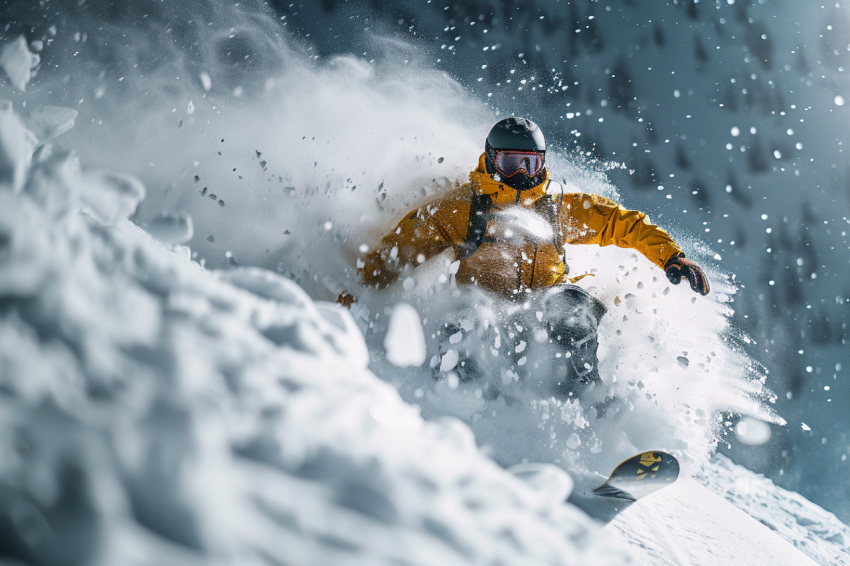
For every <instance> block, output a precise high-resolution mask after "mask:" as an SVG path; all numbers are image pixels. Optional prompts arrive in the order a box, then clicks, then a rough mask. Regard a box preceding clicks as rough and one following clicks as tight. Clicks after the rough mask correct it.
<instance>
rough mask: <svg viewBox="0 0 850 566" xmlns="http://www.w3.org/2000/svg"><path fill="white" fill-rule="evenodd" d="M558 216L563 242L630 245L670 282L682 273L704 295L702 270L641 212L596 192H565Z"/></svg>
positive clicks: (704, 283) (705, 283)
mask: <svg viewBox="0 0 850 566" xmlns="http://www.w3.org/2000/svg"><path fill="white" fill-rule="evenodd" d="M561 219H562V224H561V225H562V226H563V227H564V240H565V241H566V242H567V243H570V244H597V245H600V246H610V245H615V246H618V247H621V248H632V249H634V250H637V251H639V252H640V253H642V254H643V255H644V256H645V257H646V258H647V259H649V260H650V261H651V262H652V263H654V264H655V265H657V266H658V267H660V268H661V269H663V270H664V271H665V273H666V274H667V278H668V279H670V281H671V282H672V283H674V284H678V283H679V281H680V280H681V278H682V276H683V275H684V276H686V277H687V278H688V281H689V282H690V284H691V288H692V289H693V290H694V291H696V292H698V293H700V294H702V295H706V294H708V289H709V287H708V280H707V278H706V277H705V274H704V273H703V272H702V270H701V269H700V268H699V267H698V266H697V265H696V264H694V263H693V262H691V261H688V260H686V259H684V257H685V254H684V252H682V249H681V248H680V247H679V246H678V245H677V244H676V242H674V241H673V238H671V237H670V234H668V233H667V231H666V230H664V229H663V228H659V227H658V226H656V225H655V224H652V223H651V222H650V221H649V217H648V216H647V215H646V214H644V213H643V212H640V211H637V210H628V209H626V208H624V207H623V206H621V205H619V204H617V203H616V202H614V201H612V200H610V199H607V198H605V197H601V196H599V195H593V194H586V193H574V194H570V195H565V199H564V204H563V206H562V208H561Z"/></svg>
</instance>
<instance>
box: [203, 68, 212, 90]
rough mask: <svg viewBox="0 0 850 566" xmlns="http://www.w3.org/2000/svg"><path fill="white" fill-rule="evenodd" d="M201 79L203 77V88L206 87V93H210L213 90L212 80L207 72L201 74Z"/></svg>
mask: <svg viewBox="0 0 850 566" xmlns="http://www.w3.org/2000/svg"><path fill="white" fill-rule="evenodd" d="M200 77H201V86H202V87H204V90H205V91H207V92H209V91H210V89H211V88H212V79H211V78H210V75H209V74H208V73H206V72H203V73H201V75H200Z"/></svg>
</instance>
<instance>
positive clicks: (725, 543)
mask: <svg viewBox="0 0 850 566" xmlns="http://www.w3.org/2000/svg"><path fill="white" fill-rule="evenodd" d="M606 528H607V529H608V530H610V531H613V532H616V533H617V535H618V537H617V538H619V539H622V540H625V541H628V542H629V544H631V545H632V547H633V548H634V549H635V551H636V554H637V555H638V562H639V563H640V564H646V565H653V566H661V565H670V566H703V565H704V566H735V565H738V564H771V565H775V566H808V565H812V566H813V565H814V564H816V563H815V562H814V561H813V560H812V559H811V558H809V557H807V556H806V555H805V554H803V553H802V552H800V550H798V549H796V548H794V546H793V545H792V544H791V543H789V542H787V541H785V540H784V539H781V538H779V537H777V534H776V533H774V532H773V531H771V530H770V529H769V528H767V527H766V526H764V525H762V524H761V523H759V522H758V521H756V520H755V519H753V518H752V517H750V516H749V515H747V514H746V513H744V512H743V511H741V510H740V509H738V508H736V507H735V506H734V505H732V504H731V503H729V502H727V501H725V500H724V499H723V498H721V497H720V496H718V495H715V494H714V493H712V492H711V491H709V490H708V489H706V488H705V487H703V486H701V485H700V484H698V483H697V482H695V481H693V480H691V479H682V480H680V481H677V482H676V483H675V484H674V485H672V486H670V487H669V488H666V489H663V490H662V491H660V492H658V493H657V494H655V496H654V497H653V498H652V501H651V502H650V501H646V502H645V504H644V505H634V506H632V507H631V508H629V509H627V510H626V511H624V512H623V513H622V515H620V516H619V517H618V518H617V519H615V520H614V521H613V522H612V523H611V525H610V526H608V527H606Z"/></svg>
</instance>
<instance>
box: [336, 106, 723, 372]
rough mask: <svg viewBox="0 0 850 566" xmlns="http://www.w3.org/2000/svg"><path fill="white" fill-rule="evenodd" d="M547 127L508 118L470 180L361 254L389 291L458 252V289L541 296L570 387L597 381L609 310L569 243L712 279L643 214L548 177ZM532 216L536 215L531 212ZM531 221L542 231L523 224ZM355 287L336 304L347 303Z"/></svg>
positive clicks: (369, 279)
mask: <svg viewBox="0 0 850 566" xmlns="http://www.w3.org/2000/svg"><path fill="white" fill-rule="evenodd" d="M545 161H546V142H545V140H544V137H543V133H542V132H541V131H540V128H539V127H538V126H537V125H536V124H535V123H533V122H531V121H530V120H526V119H524V118H506V119H504V120H501V121H499V122H498V123H496V124H495V125H494V126H493V128H492V129H491V130H490V133H489V135H488V136H487V140H486V142H485V146H484V153H483V154H482V155H481V157H480V158H479V160H478V167H476V169H475V170H474V171H472V172H471V173H470V174H469V182H468V183H466V184H464V185H462V186H460V187H459V188H458V189H457V190H455V191H453V192H452V193H450V194H448V195H446V196H444V197H443V198H441V199H439V200H438V201H436V202H432V203H430V204H428V205H426V206H423V207H421V208H418V209H416V210H414V211H412V212H410V213H408V214H407V215H406V216H405V217H404V219H402V221H401V222H400V223H399V224H398V225H397V226H396V227H395V228H394V229H393V230H392V231H391V232H390V233H389V234H387V235H386V236H384V237H383V238H382V239H381V243H380V245H379V246H378V247H377V248H376V249H374V250H373V251H371V252H370V253H369V254H368V255H366V256H365V258H362V260H361V263H360V265H362V267H360V268H359V269H358V274H359V276H360V279H361V281H362V282H363V283H364V284H366V285H370V286H374V287H377V288H383V287H386V286H388V285H389V284H391V283H392V282H393V281H395V280H396V279H397V278H398V277H399V275H400V273H401V271H402V270H403V269H404V268H405V267H407V266H413V267H415V266H417V265H419V264H422V263H424V262H425V261H427V260H428V259H429V258H431V257H433V256H435V255H437V254H439V253H441V252H443V251H445V250H446V249H449V248H451V249H452V250H453V253H454V258H455V260H458V261H459V266H458V267H457V272H456V274H455V279H456V282H457V283H458V284H459V285H464V284H465V285H477V286H479V287H482V288H484V289H486V290H488V291H491V292H493V293H496V294H498V295H502V296H504V297H507V298H511V299H519V300H522V301H524V300H526V298H531V297H537V298H539V299H542V300H543V304H544V307H545V312H546V320H545V322H546V325H547V329H548V331H549V334H550V336H551V337H552V338H553V339H554V340H556V341H557V342H559V343H560V344H561V345H562V346H563V347H564V348H565V349H566V350H567V351H568V352H570V354H571V356H570V358H569V359H570V360H571V363H570V368H569V369H568V371H569V372H572V375H569V376H565V377H566V378H567V379H566V381H565V383H570V384H572V383H574V382H575V381H576V380H578V381H581V382H583V383H587V382H591V381H599V376H598V369H597V359H596V350H597V326H598V323H599V320H600V318H601V317H602V316H603V315H604V314H605V312H606V310H607V309H606V308H605V306H604V305H602V303H601V302H599V301H598V300H597V299H595V298H594V297H592V296H591V295H590V294H589V293H587V292H586V291H585V290H583V289H581V288H580V287H578V286H576V285H573V283H575V281H577V280H578V279H579V278H580V277H579V278H574V279H570V277H569V267H568V266H567V264H566V261H565V256H564V245H565V244H597V245H600V246H608V245H612V244H613V245H616V246H619V247H624V248H633V249H635V250H637V251H639V252H640V253H642V254H643V255H644V256H646V257H647V258H648V259H649V260H650V261H652V262H653V263H655V264H656V265H657V266H658V267H660V268H662V269H663V270H664V271H665V273H666V275H667V278H668V279H669V280H670V281H671V282H672V283H673V284H676V285H678V284H679V282H680V281H681V279H682V277H686V278H687V279H688V282H689V283H690V286H691V288H692V289H693V290H694V291H695V292H697V293H699V294H701V295H706V294H708V291H709V285H708V280H707V279H706V276H705V274H704V273H703V271H702V269H700V268H699V267H698V266H697V265H696V264H694V263H693V262H691V261H689V260H687V259H685V254H684V253H683V252H682V250H681V248H679V246H677V245H676V243H675V242H674V241H673V239H672V238H671V237H670V236H669V234H667V232H666V231H664V230H663V229H661V228H659V227H658V226H655V225H653V224H651V223H650V222H649V218H648V217H647V216H646V215H645V214H644V213H642V212H638V211H634V210H627V209H625V208H623V207H622V206H620V205H618V204H617V203H615V202H613V201H611V200H609V199H607V198H604V197H601V196H598V195H594V194H586V193H567V192H565V191H564V187H563V185H561V184H560V183H559V182H557V181H555V180H553V179H551V178H550V176H549V171H548V169H547V168H546V165H545ZM529 213H531V215H529ZM534 218H536V219H537V223H538V224H542V225H543V226H544V227H545V228H548V229H545V230H540V229H539V228H538V229H529V230H526V233H525V234H521V235H518V232H523V225H524V224H525V225H527V224H529V223H531V224H533V223H534V222H529V221H530V220H533V219H534ZM352 301H353V297H352V296H351V295H349V294H348V293H343V294H342V295H341V296H340V299H339V302H340V303H342V304H350V303H351V302H352Z"/></svg>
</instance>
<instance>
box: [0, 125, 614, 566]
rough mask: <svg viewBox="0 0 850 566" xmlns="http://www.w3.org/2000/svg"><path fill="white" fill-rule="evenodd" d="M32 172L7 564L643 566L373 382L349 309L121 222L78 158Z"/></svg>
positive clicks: (10, 454) (20, 228) (50, 154)
mask: <svg viewBox="0 0 850 566" xmlns="http://www.w3.org/2000/svg"><path fill="white" fill-rule="evenodd" d="M9 123H10V122H8V121H7V122H4V123H2V124H9ZM2 124H0V125H2ZM17 125H19V123H17ZM15 131H17V130H15ZM2 133H4V134H5V133H7V132H2ZM19 142H20V143H25V142H26V140H25V139H24V137H23V136H21V138H20V140H19ZM15 155H17V154H8V153H7V154H4V155H3V157H4V158H7V159H14V158H15ZM24 157H25V158H26V161H27V162H28V163H29V162H30V160H31V165H29V166H28V168H27V170H26V182H25V183H24V186H23V188H22V189H21V190H20V191H19V192H14V191H12V190H11V189H10V188H9V187H5V188H3V189H2V190H0V391H1V392H0V405H1V406H2V410H0V415H2V417H0V494H2V498H0V506H2V513H0V521H2V525H3V526H2V529H3V532H4V535H3V539H2V540H3V542H2V543H0V545H2V548H3V554H4V555H6V556H8V557H10V558H16V559H18V560H22V561H24V562H27V563H39V564H60V563H61V564H123V565H132V564H140V565H141V564H151V565H153V564H156V565H162V564H181V565H184V564H240V565H247V564H291V565H297V564H303V565H316V564H323V565H324V564H346V565H348V564H370V565H371V564H402V563H403V564H434V565H436V564H440V565H445V564H519V563H522V564H588V563H593V564H624V563H629V562H630V558H629V553H628V552H627V551H626V550H624V545H611V544H608V543H607V542H605V540H604V539H605V537H604V535H603V533H602V531H601V530H600V529H599V528H598V527H597V526H596V525H595V524H594V523H593V522H592V521H591V520H590V519H588V518H587V517H586V516H584V515H583V514H582V513H581V512H580V511H578V510H577V509H575V508H573V507H571V506H569V505H566V504H562V503H560V502H559V501H558V500H551V499H549V498H547V497H545V494H544V493H542V492H540V491H536V490H534V489H532V488H530V487H528V486H527V485H526V484H524V483H522V482H521V481H520V480H519V479H517V478H515V477H514V476H512V475H511V474H509V473H508V472H506V471H504V470H502V469H501V468H500V467H499V466H497V465H496V464H495V463H493V462H492V461H491V460H489V459H488V458H486V457H485V456H483V455H482V454H481V453H480V452H479V451H478V449H477V447H476V443H475V439H474V437H473V434H472V432H471V431H470V430H469V429H468V428H467V427H466V426H465V425H463V424H462V423H460V422H459V421H457V420H454V419H438V420H434V421H430V422H424V421H423V420H422V418H421V417H420V416H419V414H418V411H417V410H416V409H415V408H414V407H412V406H410V405H407V404H405V403H404V402H403V401H402V400H401V399H400V397H399V395H398V393H397V392H396V390H395V389H394V388H393V387H392V386H391V385H389V384H387V383H385V382H383V381H381V380H380V379H378V378H377V377H375V376H374V375H373V374H372V373H371V372H370V371H369V370H368V369H367V367H366V364H367V361H368V356H367V352H366V349H365V345H364V342H363V338H362V337H361V335H360V334H359V332H358V330H357V327H356V325H355V323H354V322H353V320H352V319H351V316H350V315H349V314H348V312H347V311H345V310H344V309H341V308H340V307H337V306H336V305H332V304H325V303H315V302H313V301H312V300H311V299H310V298H309V297H308V296H307V295H306V293H305V292H304V291H302V290H301V289H300V288H299V287H298V286H297V285H295V284H294V283H293V282H291V281H289V280H288V279H285V278H283V277H281V276H279V275H277V274H274V273H271V272H269V271H266V270H263V269H258V268H239V269H233V270H230V271H226V272H221V273H214V272H209V271H206V270H205V269H203V268H202V267H201V266H200V265H199V264H197V263H195V262H193V261H191V260H190V259H189V258H188V257H187V254H186V250H187V249H186V248H183V247H179V246H177V247H174V248H169V247H167V246H165V245H163V244H161V243H159V242H157V241H155V240H154V239H153V238H152V237H150V236H149V235H148V234H146V233H145V232H143V231H142V230H141V229H140V228H138V227H137V226H135V225H134V224H132V223H131V222H129V221H127V220H121V221H118V222H117V223H115V225H114V226H112V225H107V224H103V223H101V222H100V221H98V219H97V218H96V217H95V216H93V215H91V214H89V213H88V212H86V205H85V204H84V202H83V201H82V200H81V195H83V194H84V193H85V191H81V190H80V185H81V184H84V183H86V182H89V180H90V178H88V177H86V176H85V175H83V174H82V173H81V172H80V168H79V165H78V164H77V162H76V160H75V159H74V158H73V156H72V155H71V154H69V153H67V152H58V151H55V150H50V148H48V147H46V146H40V147H39V148H38V149H37V150H36V154H35V157H34V158H33V157H32V156H31V155H26V156H24ZM97 188H99V189H102V190H103V192H104V194H105V195H106V196H105V197H104V198H109V196H110V194H111V193H110V190H109V188H108V187H106V188H105V187H104V185H102V184H97V183H93V184H92V186H91V187H89V190H90V191H94V190H95V189H97Z"/></svg>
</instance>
